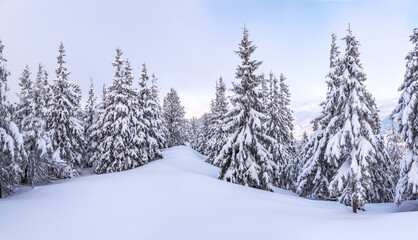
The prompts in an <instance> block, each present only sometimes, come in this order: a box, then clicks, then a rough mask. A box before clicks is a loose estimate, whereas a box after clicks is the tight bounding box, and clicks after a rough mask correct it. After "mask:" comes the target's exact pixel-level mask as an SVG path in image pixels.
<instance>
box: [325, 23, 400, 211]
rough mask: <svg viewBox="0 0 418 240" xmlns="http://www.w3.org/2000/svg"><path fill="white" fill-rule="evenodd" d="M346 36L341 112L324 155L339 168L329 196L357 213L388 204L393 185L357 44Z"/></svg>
mask: <svg viewBox="0 0 418 240" xmlns="http://www.w3.org/2000/svg"><path fill="white" fill-rule="evenodd" d="M348 32H349V34H348V35H347V36H346V37H345V38H344V40H345V41H346V44H347V46H346V51H345V56H344V57H343V59H342V62H341V63H342V67H343V74H342V79H341V80H342V81H341V83H340V86H339V87H338V91H339V92H340V96H339V99H338V103H337V104H338V105H339V106H338V108H339V109H340V110H341V111H340V112H339V113H338V115H337V119H335V120H336V121H337V122H339V126H338V130H337V131H336V134H334V135H332V136H331V137H330V140H329V142H328V144H327V146H326V149H325V150H326V152H325V154H324V155H325V158H326V159H332V160H334V161H336V162H337V163H338V164H339V168H338V171H337V173H336V175H335V176H333V178H332V180H331V182H330V186H329V189H330V194H331V196H334V197H338V200H339V202H341V203H343V204H345V205H348V206H353V212H357V209H358V208H362V207H363V206H364V204H365V203H367V202H370V201H373V202H377V201H380V202H386V201H389V200H391V199H392V190H393V183H392V182H391V179H390V173H389V169H388V164H389V157H388V155H387V152H386V151H385V148H384V143H383V138H382V136H381V134H380V122H379V118H378V117H376V116H377V107H376V104H375V103H374V99H373V98H372V96H371V94H370V93H369V92H367V90H366V88H365V86H364V84H363V83H364V81H365V80H366V74H365V73H364V72H363V69H362V66H361V63H360V59H359V55H360V54H359V51H358V46H359V42H358V41H357V40H356V38H355V37H354V36H353V35H352V32H351V30H350V29H349V30H348ZM333 120H334V119H331V122H332V121H333ZM332 160H331V161H332Z"/></svg>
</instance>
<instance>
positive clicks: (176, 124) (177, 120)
mask: <svg viewBox="0 0 418 240" xmlns="http://www.w3.org/2000/svg"><path fill="white" fill-rule="evenodd" d="M184 114H185V111H184V107H183V106H181V103H180V98H179V96H178V95H177V92H176V90H174V88H171V89H170V92H168V93H167V96H166V97H165V98H164V103H163V116H164V119H165V122H166V124H167V131H168V136H167V146H168V147H173V146H177V145H182V144H183V143H184V140H185V136H184V133H183V132H182V129H183V125H184Z"/></svg>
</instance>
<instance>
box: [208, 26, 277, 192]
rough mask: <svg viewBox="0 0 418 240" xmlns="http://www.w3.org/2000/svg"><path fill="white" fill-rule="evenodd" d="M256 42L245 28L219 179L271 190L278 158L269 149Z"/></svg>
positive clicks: (227, 121)
mask: <svg viewBox="0 0 418 240" xmlns="http://www.w3.org/2000/svg"><path fill="white" fill-rule="evenodd" d="M255 49H256V46H255V45H253V44H252V41H250V40H249V39H248V30H247V29H246V28H244V33H243V39H242V41H241V43H240V44H239V50H238V51H236V53H237V54H238V56H239V57H240V58H241V60H242V63H241V65H239V66H238V67H237V72H236V76H235V77H236V79H237V80H238V82H235V83H233V89H232V91H233V92H234V95H233V96H232V97H231V102H232V106H233V107H232V109H231V110H230V111H229V113H228V118H227V119H226V120H225V130H226V132H228V134H229V135H228V139H227V141H226V144H225V145H224V147H223V148H222V150H221V151H220V152H219V154H218V156H217V157H216V158H215V162H219V163H220V165H221V166H222V168H221V172H220V174H219V179H223V180H226V181H228V182H232V183H237V184H241V185H245V186H250V187H254V188H259V189H265V190H271V183H272V181H273V169H274V167H275V166H274V165H275V164H274V162H273V159H272V158H273V156H272V154H271V153H270V152H269V151H268V150H267V149H266V145H267V144H271V141H274V140H272V139H271V138H269V137H268V136H267V135H266V134H265V133H264V132H263V126H262V122H263V121H264V119H266V117H267V116H266V115H265V114H264V113H263V105H262V94H261V92H260V89H259V86H260V83H261V77H260V76H259V75H256V74H255V71H256V70H257V69H258V67H259V66H260V64H261V62H259V61H256V60H252V59H251V55H252V54H253V53H254V51H255Z"/></svg>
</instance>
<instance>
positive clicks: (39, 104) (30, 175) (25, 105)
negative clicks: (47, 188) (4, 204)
mask: <svg viewBox="0 0 418 240" xmlns="http://www.w3.org/2000/svg"><path fill="white" fill-rule="evenodd" d="M44 71H45V70H44V69H43V66H42V65H39V68H38V74H37V77H36V81H35V82H32V81H31V80H30V78H29V69H28V68H26V69H25V70H24V72H23V74H22V77H21V78H20V83H21V84H20V85H21V93H20V95H19V97H20V99H21V100H20V102H19V104H18V109H19V111H18V112H17V114H18V116H19V119H20V123H19V128H20V129H21V132H22V135H23V139H24V148H25V151H26V155H27V157H26V159H27V161H26V165H25V167H24V169H22V170H23V172H24V174H23V176H24V177H23V181H22V182H23V183H26V184H30V185H37V184H40V183H43V182H45V181H47V179H48V177H49V172H48V169H49V168H59V167H60V166H59V165H56V164H54V163H53V162H52V160H51V154H52V152H53V149H52V143H51V137H50V134H49V132H48V131H47V130H46V120H47V115H46V113H47V111H46V108H47V105H46V101H45V99H46V96H45V93H46V90H45V89H44ZM23 83H25V84H23ZM57 164H59V163H57Z"/></svg>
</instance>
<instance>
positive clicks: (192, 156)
mask: <svg viewBox="0 0 418 240" xmlns="http://www.w3.org/2000/svg"><path fill="white" fill-rule="evenodd" d="M163 154H164V159H162V160H157V161H154V162H151V163H149V164H147V165H145V166H143V167H140V168H137V169H133V170H129V171H125V172H119V173H112V174H105V175H89V176H85V177H78V178H75V179H71V180H66V181H60V182H57V183H54V184H51V185H47V186H42V187H36V188H34V189H33V190H31V191H28V192H25V193H22V194H18V195H15V196H12V197H8V198H5V199H0V239H1V240H9V239H10V240H12V239H13V240H20V239H45V240H47V239H51V240H59V239H78V240H80V239H101V240H105V239H123V240H129V239H147V240H153V239H164V240H166V239H179V240H189V239H190V240H196V239H199V240H202V239H208V240H209V239H213V240H222V239H242V240H245V239H335V238H338V239H409V238H413V236H416V229H415V228H414V226H415V225H414V224H415V223H416V222H417V221H418V212H411V211H417V210H418V201H409V202H404V203H403V204H402V206H401V207H396V205H395V204H392V203H391V204H368V205H366V210H367V211H366V212H360V213H358V214H353V213H351V212H350V211H351V209H350V208H349V207H345V206H343V205H341V204H338V203H335V202H324V201H315V200H308V199H304V198H300V197H298V196H296V195H294V194H293V193H290V192H287V191H284V190H280V189H276V192H275V193H271V192H266V191H261V190H257V189H252V188H248V187H244V186H239V185H235V184H231V183H227V182H224V181H220V180H218V179H217V175H218V172H219V169H218V168H216V167H213V166H211V165H209V164H207V163H205V162H204V158H205V157H204V156H202V155H200V154H199V153H197V152H195V151H193V150H192V149H190V148H189V147H187V146H179V147H174V148H170V149H166V150H165V151H164V152H163Z"/></svg>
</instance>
